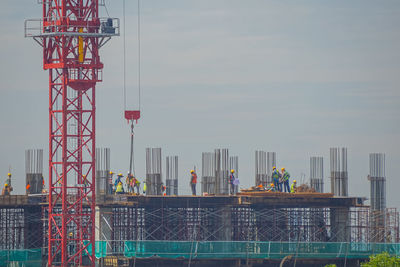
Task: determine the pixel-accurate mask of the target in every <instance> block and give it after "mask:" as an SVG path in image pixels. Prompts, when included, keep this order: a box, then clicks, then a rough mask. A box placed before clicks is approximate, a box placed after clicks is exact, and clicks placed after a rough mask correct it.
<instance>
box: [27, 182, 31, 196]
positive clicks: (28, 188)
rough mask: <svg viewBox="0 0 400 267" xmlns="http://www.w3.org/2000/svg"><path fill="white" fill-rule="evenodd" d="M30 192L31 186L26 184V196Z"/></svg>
mask: <svg viewBox="0 0 400 267" xmlns="http://www.w3.org/2000/svg"><path fill="white" fill-rule="evenodd" d="M30 191H31V185H30V184H29V183H28V184H27V185H26V194H27V195H28V194H30Z"/></svg>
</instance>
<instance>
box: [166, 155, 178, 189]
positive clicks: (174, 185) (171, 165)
mask: <svg viewBox="0 0 400 267" xmlns="http://www.w3.org/2000/svg"><path fill="white" fill-rule="evenodd" d="M165 162H166V186H167V195H168V196H171V195H175V196H177V195H178V156H168V157H167V158H166V161H165Z"/></svg>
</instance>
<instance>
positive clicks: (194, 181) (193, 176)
mask: <svg viewBox="0 0 400 267" xmlns="http://www.w3.org/2000/svg"><path fill="white" fill-rule="evenodd" d="M190 174H191V178H190V186H191V188H192V195H193V196H195V195H196V184H197V174H196V172H195V171H194V170H191V171H190Z"/></svg>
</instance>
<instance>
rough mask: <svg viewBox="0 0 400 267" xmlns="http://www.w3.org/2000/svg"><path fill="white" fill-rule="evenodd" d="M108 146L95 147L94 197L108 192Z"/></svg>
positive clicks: (109, 168) (109, 152)
mask: <svg viewBox="0 0 400 267" xmlns="http://www.w3.org/2000/svg"><path fill="white" fill-rule="evenodd" d="M110 154H111V151H110V148H96V197H97V198H99V197H102V196H103V195H106V194H110V190H109V179H110V170H111V167H110V156H111V155H110Z"/></svg>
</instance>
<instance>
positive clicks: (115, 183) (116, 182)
mask: <svg viewBox="0 0 400 267" xmlns="http://www.w3.org/2000/svg"><path fill="white" fill-rule="evenodd" d="M122 177H124V176H123V175H122V173H118V175H117V179H115V182H114V187H115V190H117V186H118V184H119V183H121V184H122V182H121V178H122Z"/></svg>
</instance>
